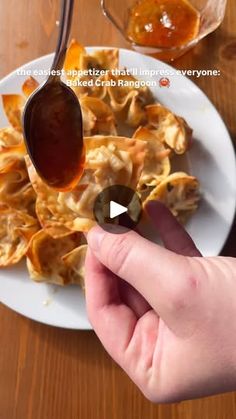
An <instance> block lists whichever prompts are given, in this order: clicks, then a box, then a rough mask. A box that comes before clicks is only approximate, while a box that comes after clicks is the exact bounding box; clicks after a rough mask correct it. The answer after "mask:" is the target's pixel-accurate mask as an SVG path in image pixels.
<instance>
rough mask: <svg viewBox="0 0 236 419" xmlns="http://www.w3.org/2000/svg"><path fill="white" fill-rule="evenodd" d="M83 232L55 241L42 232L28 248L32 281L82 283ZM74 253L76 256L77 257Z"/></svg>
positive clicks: (33, 239) (28, 261) (37, 234)
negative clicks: (81, 245)
mask: <svg viewBox="0 0 236 419" xmlns="http://www.w3.org/2000/svg"><path fill="white" fill-rule="evenodd" d="M81 237H82V234H81V233H72V234H69V235H67V236H65V237H62V238H58V239H54V238H53V237H51V236H49V235H48V234H47V233H46V232H45V231H44V230H40V231H38V232H37V233H36V234H35V235H34V236H33V237H32V239H31V241H30V244H29V247H28V249H27V253H26V256H27V267H28V270H29V273H30V276H31V278H32V279H33V280H34V281H37V282H49V283H52V284H58V285H66V284H72V283H73V284H81V282H82V281H83V268H82V264H83V263H84V257H85V254H84V249H83V247H82V249H81V250H80V247H78V246H80V244H81ZM73 251H75V252H74V256H73Z"/></svg>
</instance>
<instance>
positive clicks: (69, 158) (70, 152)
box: [23, 0, 84, 190]
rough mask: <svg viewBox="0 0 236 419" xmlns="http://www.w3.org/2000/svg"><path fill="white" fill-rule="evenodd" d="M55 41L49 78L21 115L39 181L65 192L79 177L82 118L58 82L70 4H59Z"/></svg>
mask: <svg viewBox="0 0 236 419" xmlns="http://www.w3.org/2000/svg"><path fill="white" fill-rule="evenodd" d="M61 5H62V12H61V19H60V28H59V37H58V44H57V49H56V54H55V58H54V61H53V64H52V67H51V71H50V76H49V77H48V79H47V80H46V82H44V84H43V85H42V86H40V87H39V88H38V89H37V90H36V91H35V92H34V93H33V95H31V96H30V98H29V99H28V102H27V103H26V107H25V110H24V114H23V129H24V137H25V143H26V147H27V150H28V153H29V156H30V158H31V160H32V163H33V165H34V166H35V169H36V170H37V172H38V174H39V175H40V177H41V178H42V179H43V180H44V181H45V182H46V183H47V184H48V185H49V186H51V187H53V188H55V189H58V190H69V189H71V188H73V186H75V184H76V183H77V182H78V180H79V179H80V177H81V175H82V173H83V164H84V147H83V130H82V114H81V109H80V105H79V101H78V98H77V96H76V95H75V93H74V92H73V91H72V90H71V89H70V88H69V87H68V86H67V85H66V84H64V83H63V82H62V81H61V80H60V72H61V70H62V68H63V64H64V60H65V55H66V50H67V42H68V37H69V33H70V28H71V20H72V14H73V5H74V0H62V3H61Z"/></svg>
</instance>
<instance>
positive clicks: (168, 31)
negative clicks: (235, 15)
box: [101, 0, 227, 61]
mask: <svg viewBox="0 0 236 419" xmlns="http://www.w3.org/2000/svg"><path fill="white" fill-rule="evenodd" d="M226 3H227V0H126V1H124V0H123V1H122V0H101V6H102V10H103V13H104V14H105V15H106V16H107V17H108V18H109V19H110V21H111V22H112V23H113V25H115V27H116V28H117V29H118V30H119V31H120V32H121V33H122V35H123V36H124V37H125V39H126V40H127V41H128V42H129V43H130V45H132V47H133V48H134V49H135V50H136V51H138V52H142V53H144V54H149V55H153V56H155V57H157V58H160V59H162V60H165V61H172V60H174V59H175V58H177V57H179V56H180V55H182V54H184V53H185V52H186V51H187V50H189V49H190V48H192V47H193V46H194V45H196V44H197V43H198V42H199V41H200V40H201V39H202V38H204V37H205V36H206V35H208V34H209V33H211V32H213V31H214V30H215V29H216V28H217V27H218V26H219V25H220V24H221V22H222V20H223V18H224V14H225V8H226Z"/></svg>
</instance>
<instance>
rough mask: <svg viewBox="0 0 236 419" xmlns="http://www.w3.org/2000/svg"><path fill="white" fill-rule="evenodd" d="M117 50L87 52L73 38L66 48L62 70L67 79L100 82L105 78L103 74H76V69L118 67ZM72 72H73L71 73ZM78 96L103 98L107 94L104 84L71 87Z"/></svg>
mask: <svg viewBox="0 0 236 419" xmlns="http://www.w3.org/2000/svg"><path fill="white" fill-rule="evenodd" d="M118 60H119V51H118V49H104V50H98V51H94V52H93V54H87V52H86V50H85V48H84V47H82V46H81V45H80V44H79V43H78V42H76V41H75V40H74V39H73V40H72V41H71V44H70V46H69V48H68V50H67V54H66V60H65V64H64V70H65V71H66V77H67V79H68V80H73V82H76V81H78V80H80V81H87V82H88V81H90V80H93V81H94V80H96V79H99V80H100V82H102V81H104V80H105V77H104V75H101V76H98V77H97V76H91V75H86V74H84V75H82V76H79V75H78V71H86V70H89V69H96V70H112V69H115V68H118ZM73 72H74V73H73ZM72 88H73V90H74V92H75V93H76V95H77V96H78V97H82V96H84V95H85V96H87V95H88V96H91V97H96V98H98V99H104V98H105V96H106V95H107V88H106V86H104V85H102V84H101V85H99V86H96V85H94V83H93V86H92V87H91V86H79V85H76V86H74V87H72Z"/></svg>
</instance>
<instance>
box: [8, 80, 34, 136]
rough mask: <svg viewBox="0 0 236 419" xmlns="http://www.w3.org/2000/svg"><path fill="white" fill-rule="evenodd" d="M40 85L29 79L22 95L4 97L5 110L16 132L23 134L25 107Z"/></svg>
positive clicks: (24, 84)
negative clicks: (27, 100)
mask: <svg viewBox="0 0 236 419" xmlns="http://www.w3.org/2000/svg"><path fill="white" fill-rule="evenodd" d="M38 86H39V83H38V82H37V81H36V80H35V79H34V78H33V77H29V78H28V79H26V80H25V82H24V83H23V86H22V92H23V94H24V96H22V95H2V102H3V109H4V112H5V114H6V116H7V119H8V121H9V122H10V124H11V126H12V127H13V128H15V130H17V131H19V132H22V113H23V109H24V106H25V102H26V99H27V98H28V97H29V96H30V95H31V93H33V92H34V91H35V90H36V89H37V87H38Z"/></svg>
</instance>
